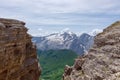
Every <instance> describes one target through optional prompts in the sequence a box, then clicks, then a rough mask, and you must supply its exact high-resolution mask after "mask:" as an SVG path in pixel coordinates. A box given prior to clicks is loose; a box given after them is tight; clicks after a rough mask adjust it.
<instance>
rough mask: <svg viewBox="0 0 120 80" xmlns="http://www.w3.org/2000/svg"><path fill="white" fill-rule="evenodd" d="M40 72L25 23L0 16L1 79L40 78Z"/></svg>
mask: <svg viewBox="0 0 120 80" xmlns="http://www.w3.org/2000/svg"><path fill="white" fill-rule="evenodd" d="M40 72H41V71H40V69H39V67H38V60H37V55H36V48H35V46H34V45H33V44H32V42H31V36H30V35H28V34H27V28H25V23H24V22H22V21H18V20H13V19H3V18H0V80H39V75H40Z"/></svg>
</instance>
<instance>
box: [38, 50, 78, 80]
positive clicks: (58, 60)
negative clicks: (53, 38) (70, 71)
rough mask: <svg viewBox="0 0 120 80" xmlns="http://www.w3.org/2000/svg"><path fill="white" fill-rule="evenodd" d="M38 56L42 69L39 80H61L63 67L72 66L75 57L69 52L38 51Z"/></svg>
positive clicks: (74, 54)
mask: <svg viewBox="0 0 120 80" xmlns="http://www.w3.org/2000/svg"><path fill="white" fill-rule="evenodd" d="M38 56H39V60H40V61H39V62H40V64H41V67H42V76H41V78H42V79H44V80H61V78H62V74H63V71H64V67H65V65H66V64H68V65H73V62H74V59H75V58H76V57H77V55H76V53H74V52H73V51H70V50H49V51H44V52H42V51H39V50H38Z"/></svg>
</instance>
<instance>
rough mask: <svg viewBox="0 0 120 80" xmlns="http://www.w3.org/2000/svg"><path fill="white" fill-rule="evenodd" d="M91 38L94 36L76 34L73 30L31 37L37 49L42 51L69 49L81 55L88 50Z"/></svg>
mask: <svg viewBox="0 0 120 80" xmlns="http://www.w3.org/2000/svg"><path fill="white" fill-rule="evenodd" d="M82 38H83V39H82ZM93 40H94V36H90V35H89V34H87V33H84V34H82V35H81V36H77V35H76V34H75V33H73V32H62V33H53V34H50V35H47V36H42V37H33V38H32V41H33V42H34V43H35V44H36V46H37V49H40V50H43V51H44V50H50V49H53V50H59V49H69V50H73V51H75V52H76V53H77V54H79V55H82V54H83V53H84V52H85V51H88V50H89V48H90V47H91V46H92V44H93Z"/></svg>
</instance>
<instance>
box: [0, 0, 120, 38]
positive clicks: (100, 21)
mask: <svg viewBox="0 0 120 80" xmlns="http://www.w3.org/2000/svg"><path fill="white" fill-rule="evenodd" d="M0 17H1V18H12V19H18V20H21V21H24V22H26V27H27V28H28V29H29V31H28V33H29V34H31V35H32V36H41V35H42V36H43V35H47V34H50V33H54V32H60V31H65V30H67V31H68V30H69V31H72V32H74V33H77V34H80V33H83V32H86V33H90V32H93V31H95V30H97V31H99V30H100V31H101V30H103V29H104V28H106V27H107V26H109V25H110V24H112V23H114V22H115V21H118V20H120V0H0Z"/></svg>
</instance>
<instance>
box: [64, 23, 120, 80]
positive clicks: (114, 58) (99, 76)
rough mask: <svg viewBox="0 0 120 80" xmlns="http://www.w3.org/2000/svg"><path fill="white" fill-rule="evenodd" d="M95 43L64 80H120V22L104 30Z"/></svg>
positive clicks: (77, 61)
mask: <svg viewBox="0 0 120 80" xmlns="http://www.w3.org/2000/svg"><path fill="white" fill-rule="evenodd" d="M94 42H95V43H94V46H93V47H92V48H91V50H89V52H88V54H87V55H86V56H84V57H83V58H78V59H77V60H76V61H75V64H74V67H72V71H71V73H70V75H67V76H64V77H63V80H120V21H118V22H116V23H114V24H112V25H110V26H109V27H108V28H106V29H104V30H103V32H102V33H100V34H98V35H97V36H96V37H95V41H94Z"/></svg>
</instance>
